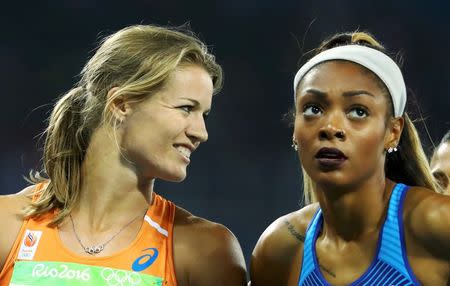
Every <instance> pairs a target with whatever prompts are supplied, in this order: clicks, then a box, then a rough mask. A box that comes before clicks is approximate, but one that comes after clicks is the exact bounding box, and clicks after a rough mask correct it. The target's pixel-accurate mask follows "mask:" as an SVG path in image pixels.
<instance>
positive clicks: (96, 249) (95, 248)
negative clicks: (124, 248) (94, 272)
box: [69, 214, 142, 255]
mask: <svg viewBox="0 0 450 286" xmlns="http://www.w3.org/2000/svg"><path fill="white" fill-rule="evenodd" d="M141 216H142V215H138V216H137V217H135V218H133V219H132V220H130V221H129V222H128V223H127V224H125V225H124V226H123V227H122V228H121V229H120V230H119V231H118V232H116V233H115V234H114V235H113V236H111V238H110V239H108V240H107V241H105V242H103V243H100V244H97V245H92V246H84V244H83V242H81V239H80V237H79V236H78V233H77V231H76V230H75V224H74V222H73V218H72V214H69V218H70V222H71V223H72V230H73V233H74V234H75V237H76V238H77V240H78V243H80V246H81V247H82V248H83V250H84V252H86V253H87V254H90V255H95V254H99V253H100V252H102V251H103V249H105V246H106V245H107V244H108V243H110V242H111V240H113V239H114V238H115V237H116V236H118V235H119V234H120V233H121V232H122V231H123V230H124V229H125V228H127V226H129V225H130V224H132V223H133V222H134V221H135V220H137V219H138V218H139V217H141Z"/></svg>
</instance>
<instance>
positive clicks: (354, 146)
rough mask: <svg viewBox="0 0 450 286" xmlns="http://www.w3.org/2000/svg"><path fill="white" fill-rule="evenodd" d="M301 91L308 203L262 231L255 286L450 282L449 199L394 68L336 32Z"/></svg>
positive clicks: (298, 109) (303, 78)
mask: <svg viewBox="0 0 450 286" xmlns="http://www.w3.org/2000/svg"><path fill="white" fill-rule="evenodd" d="M294 90H295V124H294V134H293V141H294V142H293V143H294V144H293V145H294V147H295V150H296V152H297V153H298V156H299V159H300V162H301V165H302V168H303V170H304V173H303V177H304V192H305V197H306V199H307V201H309V204H308V205H307V206H306V207H304V208H303V209H301V210H299V211H295V212H293V213H290V214H288V215H286V216H283V217H281V218H279V219H278V220H276V221H275V222H274V223H272V225H271V226H269V227H268V228H267V229H266V231H265V232H264V233H263V234H262V236H261V237H260V239H259V241H258V243H257V245H256V247H255V249H254V252H253V257H252V261H251V270H250V272H251V275H250V276H251V283H252V286H261V285H283V286H285V285H291V286H294V285H299V286H303V285H383V286H389V285H432V286H439V285H442V286H444V285H450V279H449V277H450V198H449V197H447V196H443V195H441V194H439V193H437V192H436V187H435V185H434V180H433V177H432V175H431V172H430V169H429V166H428V164H427V160H426V157H425V155H424V153H423V150H422V147H421V145H420V141H419V139H418V137H417V133H416V130H415V128H414V126H413V124H412V122H411V120H410V119H409V118H408V116H407V114H406V113H405V112H404V110H405V104H406V87H405V83H404V81H403V76H402V73H401V71H400V69H399V67H398V66H397V64H396V63H395V62H394V61H393V60H392V59H391V58H390V57H389V56H388V55H387V54H386V52H385V50H384V48H383V47H382V46H381V45H380V44H379V43H378V42H377V41H376V40H375V39H374V38H373V37H372V36H371V35H369V34H367V33H361V32H358V33H348V34H347V33H346V34H338V35H335V36H333V37H331V38H330V39H329V40H327V41H325V42H324V43H323V44H322V45H321V46H320V47H319V48H318V49H317V53H316V55H315V56H314V57H312V58H311V59H310V60H309V61H308V62H307V63H305V65H303V66H302V67H301V68H300V70H299V71H298V73H297V75H296V77H295V80H294Z"/></svg>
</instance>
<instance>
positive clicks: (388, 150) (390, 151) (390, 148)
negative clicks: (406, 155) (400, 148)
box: [387, 147, 397, 154]
mask: <svg viewBox="0 0 450 286" xmlns="http://www.w3.org/2000/svg"><path fill="white" fill-rule="evenodd" d="M387 152H388V153H389V154H391V153H393V152H397V147H389V148H388V149H387Z"/></svg>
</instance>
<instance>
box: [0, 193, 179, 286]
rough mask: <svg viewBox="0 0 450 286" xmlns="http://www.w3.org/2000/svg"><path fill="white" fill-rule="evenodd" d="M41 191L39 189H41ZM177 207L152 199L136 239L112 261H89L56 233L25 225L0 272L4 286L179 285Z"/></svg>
mask: <svg viewBox="0 0 450 286" xmlns="http://www.w3.org/2000/svg"><path fill="white" fill-rule="evenodd" d="M38 188H39V187H38ZM175 208H176V206H175V205H174V204H173V203H172V202H170V201H168V200H166V199H164V198H162V197H161V196H159V195H156V194H155V195H154V200H153V203H152V205H151V206H149V208H148V210H147V213H146V215H145V218H144V222H143V224H142V226H141V229H140V230H139V233H138V235H137V236H136V238H135V240H134V241H133V242H132V243H131V244H130V245H129V246H128V247H126V248H125V249H123V250H121V251H119V252H118V253H115V254H114V255H111V256H105V257H94V256H93V257H85V256H79V255H77V254H75V253H73V252H72V251H71V250H69V249H67V248H66V247H65V246H64V245H63V244H62V242H61V240H60V237H59V234H58V230H57V228H56V227H55V228H50V227H48V226H47V224H48V223H49V222H50V220H51V218H52V217H53V215H54V214H53V212H52V213H49V214H47V215H45V216H43V217H42V218H41V219H40V220H34V219H27V220H25V221H24V223H23V225H22V227H21V229H20V232H19V235H18V236H17V238H16V241H15V242H14V244H13V247H12V249H11V252H10V253H9V255H8V258H7V260H6V262H5V265H4V267H3V269H2V271H1V272H0V285H1V286H6V285H10V286H42V285H45V286H56V285H57V286H63V285H70V286H88V285H89V286H90V285H96V286H119V285H120V286H137V285H164V286H166V285H167V286H176V285H177V283H176V279H175V269H174V263H173V221H174V218H175Z"/></svg>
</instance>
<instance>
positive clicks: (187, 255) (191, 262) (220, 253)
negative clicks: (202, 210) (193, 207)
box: [174, 206, 246, 285]
mask: <svg viewBox="0 0 450 286" xmlns="http://www.w3.org/2000/svg"><path fill="white" fill-rule="evenodd" d="M174 252H175V253H176V255H175V257H176V261H175V265H176V268H178V269H177V280H180V281H185V282H186V283H181V284H183V285H184V284H186V285H192V284H194V285H211V284H215V285H217V280H216V279H218V278H220V277H221V276H223V275H226V276H224V277H222V278H223V281H229V282H230V283H231V284H229V285H245V283H246V267H245V260H244V256H243V254H242V250H241V247H240V244H239V242H238V240H237V238H236V236H235V235H234V234H233V233H232V232H231V231H230V230H229V229H228V228H227V227H225V226H224V225H222V224H220V223H216V222H213V221H210V220H207V219H205V218H201V217H198V216H195V215H193V214H191V213H190V212H188V211H186V210H185V209H183V208H181V207H178V206H177V209H176V212H175V221H174ZM204 269H209V270H208V274H205V272H204ZM224 285H225V284H224Z"/></svg>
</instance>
